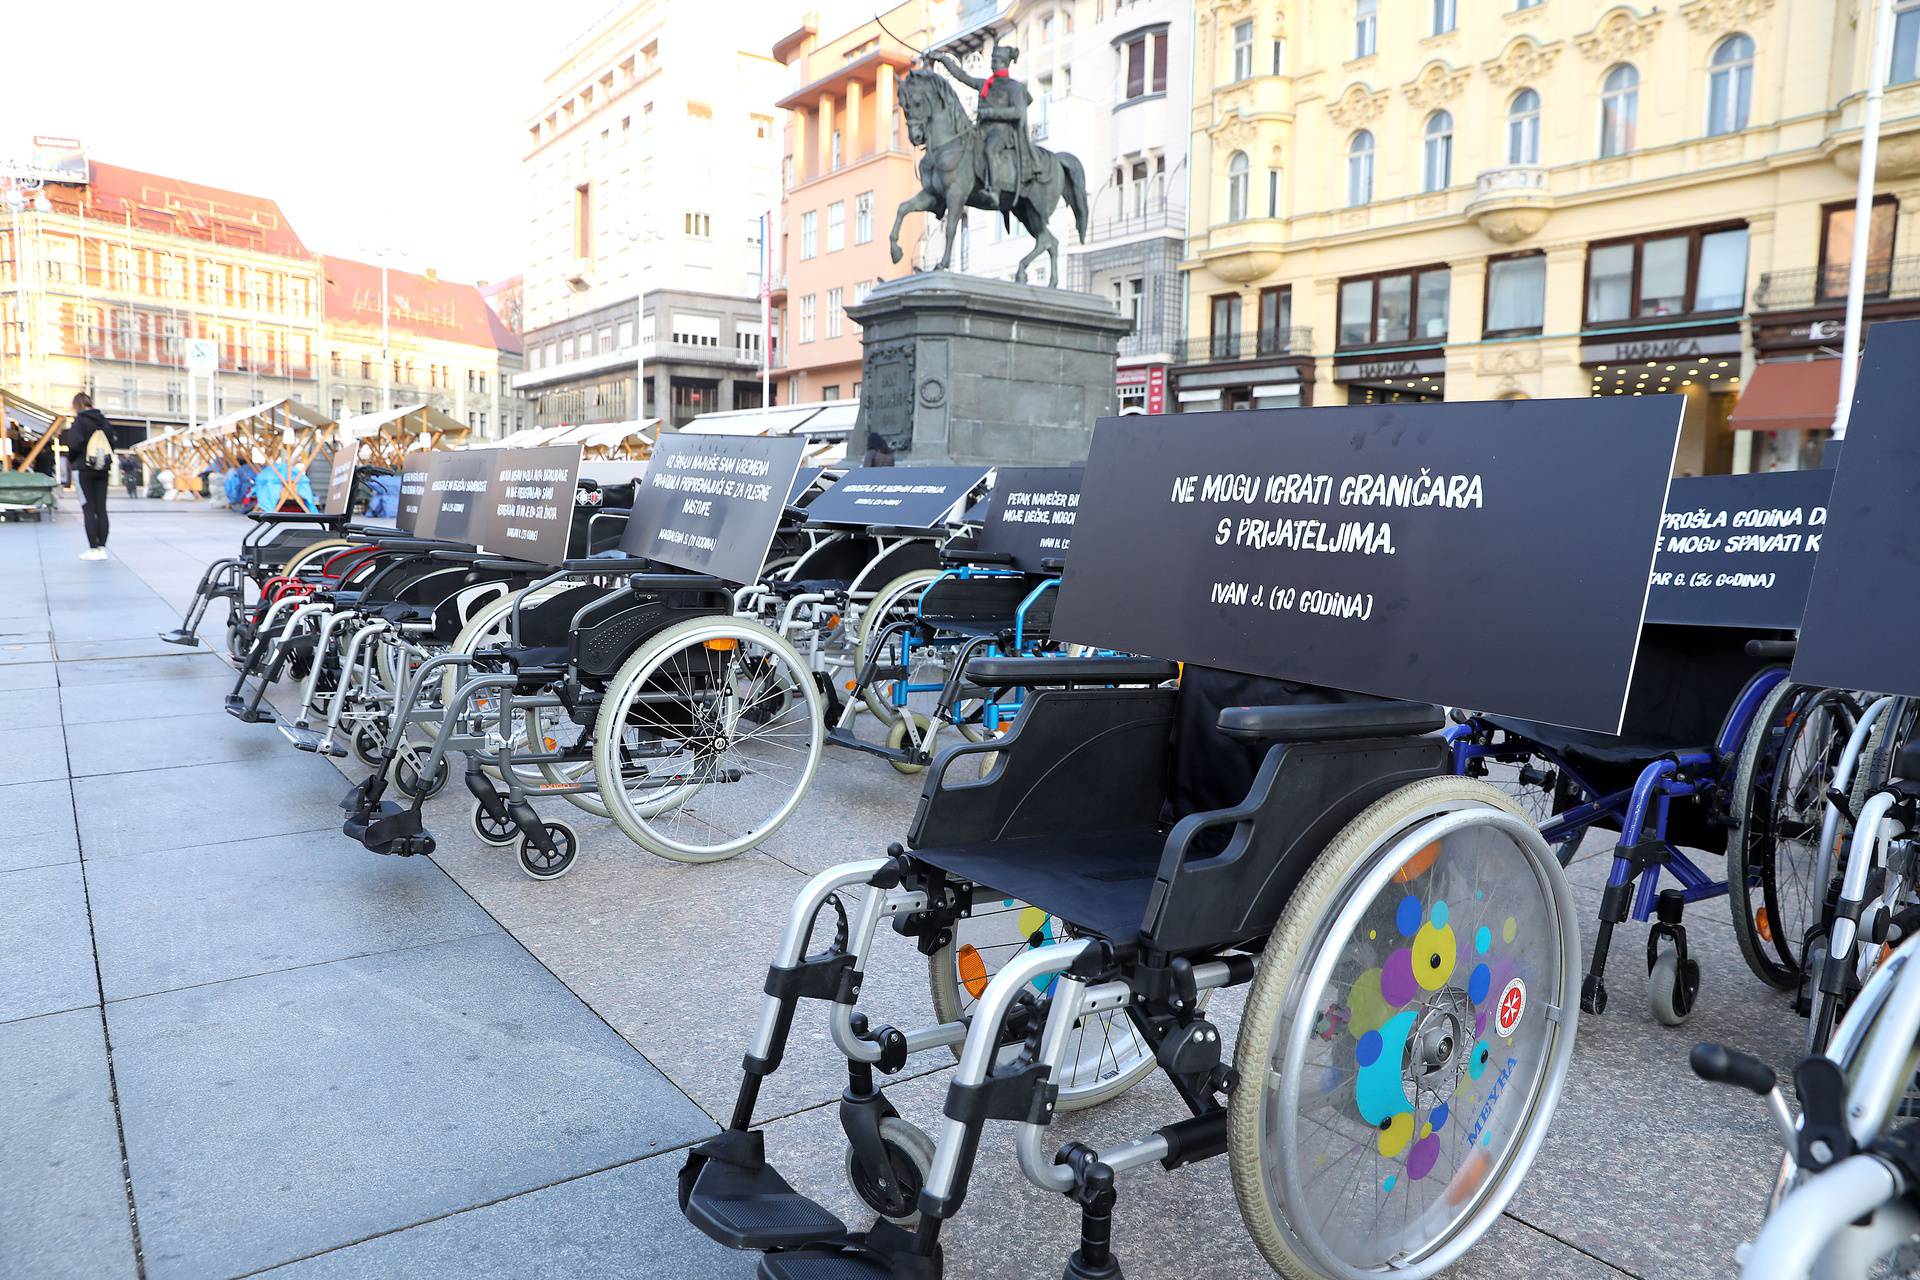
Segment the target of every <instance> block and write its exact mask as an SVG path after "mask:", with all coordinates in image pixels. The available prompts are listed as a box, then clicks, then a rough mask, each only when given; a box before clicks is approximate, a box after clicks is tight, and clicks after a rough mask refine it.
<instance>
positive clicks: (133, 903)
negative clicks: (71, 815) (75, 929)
mask: <svg viewBox="0 0 1920 1280" xmlns="http://www.w3.org/2000/svg"><path fill="white" fill-rule="evenodd" d="M87 885H88V889H89V891H90V894H91V897H92V903H93V929H94V939H95V946H96V948H97V951H98V954H99V960H100V980H101V985H102V986H103V987H104V989H105V991H106V995H107V999H108V1000H121V999H126V998H128V997H132V996H142V995H149V994H152V993H154V992H159V991H170V990H173V989H175V988H179V987H190V986H197V985H200V984H203V983H208V982H217V981H221V980H224V979H230V978H239V977H247V976H251V975H254V974H261V973H270V972H274V971H276V970H280V969H290V968H295V967H297V966H301V965H311V964H319V963H323V962H326V961H331V960H342V959H347V958H350V957H353V956H364V955H372V954H376V953H379V952H385V951H395V950H400V949H403V948H409V947H419V946H424V945H427V944H430V943H435V942H443V941H449V940H451V939H455V938H463V937H472V936H475V935H478V934H483V933H497V932H498V929H499V927H498V926H497V925H496V924H495V923H494V922H493V920H492V919H490V918H489V917H488V915H487V913H486V912H484V911H482V910H481V909H480V908H479V907H478V906H476V905H475V904H474V901H473V899H472V898H470V897H468V896H467V895H466V894H465V893H463V892H461V890H460V887H459V886H458V885H456V884H454V883H453V882H452V881H451V880H449V879H448V878H447V876H446V875H445V874H444V873H443V872H441V870H440V869H439V868H438V867H436V866H434V865H433V864H432V863H431V862H429V861H428V860H427V859H425V858H383V857H380V856H379V855H377V854H372V853H368V852H367V851H365V850H364V849H361V848H359V847H358V846H357V845H354V844H352V843H350V842H349V841H348V840H347V839H346V838H345V837H344V836H341V835H340V834H339V833H338V832H335V831H322V832H309V833H304V834H300V835H288V836H272V837H268V838H266V839H263V840H242V841H236V842H234V843H231V844H220V845H213V846H211V847H208V848H202V849H174V850H169V851H167V852H164V853H146V854H137V855H134V856H131V857H123V858H93V859H89V860H88V862H87Z"/></svg>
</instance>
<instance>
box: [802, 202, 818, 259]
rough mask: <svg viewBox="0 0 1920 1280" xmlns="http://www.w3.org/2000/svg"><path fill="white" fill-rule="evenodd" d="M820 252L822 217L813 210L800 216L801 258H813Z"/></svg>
mask: <svg viewBox="0 0 1920 1280" xmlns="http://www.w3.org/2000/svg"><path fill="white" fill-rule="evenodd" d="M819 252H820V215H819V214H818V213H816V212H814V211H813V210H812V209H809V210H807V211H806V212H805V213H803V214H801V215H800V256H801V257H802V258H811V257H813V256H815V255H816V254H818V253H819Z"/></svg>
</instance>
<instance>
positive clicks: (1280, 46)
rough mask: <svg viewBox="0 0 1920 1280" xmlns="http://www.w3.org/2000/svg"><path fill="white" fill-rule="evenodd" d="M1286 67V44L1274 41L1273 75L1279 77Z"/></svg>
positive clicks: (1282, 41) (1283, 41)
mask: <svg viewBox="0 0 1920 1280" xmlns="http://www.w3.org/2000/svg"><path fill="white" fill-rule="evenodd" d="M1286 67H1287V42H1286V41H1285V40H1279V39H1276V40H1275V41H1274V42H1273V74H1274V75H1276V76H1277V75H1279V74H1281V73H1282V72H1283V71H1285V70H1286Z"/></svg>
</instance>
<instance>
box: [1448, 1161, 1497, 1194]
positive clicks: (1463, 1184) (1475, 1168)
mask: <svg viewBox="0 0 1920 1280" xmlns="http://www.w3.org/2000/svg"><path fill="white" fill-rule="evenodd" d="M1492 1169H1493V1157H1492V1156H1490V1155H1488V1154H1487V1149H1486V1148H1485V1147H1475V1148H1474V1149H1473V1154H1472V1155H1470V1156H1468V1157H1467V1158H1466V1159H1465V1160H1464V1161H1462V1162H1461V1165H1460V1171H1459V1172H1458V1173H1456V1174H1454V1175H1453V1179H1452V1180H1451V1181H1450V1182H1448V1183H1447V1203H1448V1204H1450V1205H1462V1204H1465V1203H1466V1202H1467V1201H1468V1200H1471V1199H1472V1198H1473V1195H1474V1193H1475V1192H1476V1191H1478V1190H1480V1184H1481V1183H1483V1182H1485V1181H1486V1180H1487V1174H1488V1173H1490V1172H1491V1171H1492Z"/></svg>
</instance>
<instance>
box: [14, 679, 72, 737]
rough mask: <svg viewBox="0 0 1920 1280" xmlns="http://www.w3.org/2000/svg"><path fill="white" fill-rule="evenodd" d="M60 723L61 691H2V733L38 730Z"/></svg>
mask: <svg viewBox="0 0 1920 1280" xmlns="http://www.w3.org/2000/svg"><path fill="white" fill-rule="evenodd" d="M59 722H60V691H59V690H58V689H54V688H48V687H45V686H43V687H41V688H38V689H0V732H6V731H9V730H12V731H20V730H25V729H37V728H39V727H41V726H43V725H49V724H58V723H59Z"/></svg>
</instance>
